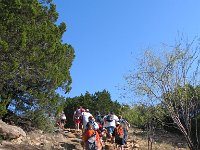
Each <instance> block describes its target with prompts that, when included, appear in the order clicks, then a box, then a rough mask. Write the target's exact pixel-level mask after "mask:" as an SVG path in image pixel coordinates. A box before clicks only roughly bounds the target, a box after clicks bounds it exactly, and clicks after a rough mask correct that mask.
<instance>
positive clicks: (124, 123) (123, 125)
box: [119, 115, 130, 143]
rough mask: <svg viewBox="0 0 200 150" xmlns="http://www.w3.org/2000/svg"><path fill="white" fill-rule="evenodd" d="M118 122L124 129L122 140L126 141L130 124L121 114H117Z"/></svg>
mask: <svg viewBox="0 0 200 150" xmlns="http://www.w3.org/2000/svg"><path fill="white" fill-rule="evenodd" d="M119 122H120V124H121V125H122V127H123V130H124V141H125V143H126V141H127V139H128V129H129V127H130V124H129V123H128V121H127V120H126V119H124V118H122V116H121V115H120V116H119Z"/></svg>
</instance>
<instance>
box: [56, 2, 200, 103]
mask: <svg viewBox="0 0 200 150" xmlns="http://www.w3.org/2000/svg"><path fill="white" fill-rule="evenodd" d="M54 3H55V4H56V5H57V11H58V13H59V20H58V22H65V23H66V24H67V32H66V33H65V34H64V37H63V42H64V43H68V44H71V45H72V46H73V47H74V49H75V55H76V58H75V60H74V62H73V65H72V68H71V76H72V80H73V81H72V82H73V83H72V90H71V92H70V93H69V94H66V95H65V96H67V97H74V96H80V95H81V93H82V94H85V92H86V91H89V92H90V93H91V94H93V93H94V92H97V91H102V90H103V89H106V90H108V91H109V92H110V94H111V98H112V100H117V101H119V102H121V103H127V102H130V100H128V99H126V100H125V99H121V98H120V93H121V91H119V90H118V86H122V85H123V84H124V83H125V81H124V78H123V76H124V75H125V74H127V73H128V71H129V70H133V69H134V67H137V66H136V63H137V59H138V58H140V57H141V56H142V52H143V51H144V50H145V48H148V47H150V48H158V47H162V43H167V44H172V45H173V43H174V41H175V39H176V38H177V37H178V32H180V33H183V34H184V35H186V36H188V37H189V38H191V39H192V38H194V37H195V36H197V35H199V33H200V9H199V8H200V1H199V0H190V1H189V0H187V1H183V0H137V1H136V0H54ZM60 93H61V94H63V93H62V92H60Z"/></svg>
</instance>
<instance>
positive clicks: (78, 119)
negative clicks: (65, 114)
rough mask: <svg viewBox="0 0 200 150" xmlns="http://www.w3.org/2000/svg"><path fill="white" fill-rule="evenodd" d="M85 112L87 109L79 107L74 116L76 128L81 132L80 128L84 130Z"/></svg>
mask: <svg viewBox="0 0 200 150" xmlns="http://www.w3.org/2000/svg"><path fill="white" fill-rule="evenodd" d="M84 111H85V109H84V108H83V107H82V106H79V108H77V109H76V110H75V111H74V115H73V121H74V123H75V128H76V129H77V130H78V131H79V129H80V128H82V124H83V121H82V120H83V119H82V113H83V112H84Z"/></svg>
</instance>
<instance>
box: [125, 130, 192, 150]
mask: <svg viewBox="0 0 200 150" xmlns="http://www.w3.org/2000/svg"><path fill="white" fill-rule="evenodd" d="M129 136H130V138H133V139H134V140H135V141H136V144H137V145H138V146H139V148H138V149H139V150H148V140H147V134H146V132H145V131H142V130H140V129H137V128H134V129H133V130H132V131H130V132H129ZM154 137H155V138H154V142H153V143H152V149H153V150H189V149H188V147H187V143H186V141H185V139H184V137H183V136H182V135H178V134H173V133H169V132H166V131H163V130H157V131H156V133H155V136H154Z"/></svg>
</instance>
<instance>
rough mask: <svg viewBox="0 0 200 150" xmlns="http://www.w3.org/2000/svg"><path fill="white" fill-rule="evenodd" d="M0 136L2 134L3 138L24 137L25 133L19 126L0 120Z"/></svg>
mask: <svg viewBox="0 0 200 150" xmlns="http://www.w3.org/2000/svg"><path fill="white" fill-rule="evenodd" d="M0 136H2V137H3V138H4V139H5V140H7V139H9V140H11V139H17V138H19V137H26V133H25V132H24V130H22V129H21V128H20V127H17V126H13V125H8V124H6V123H5V122H3V121H2V120H0Z"/></svg>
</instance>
